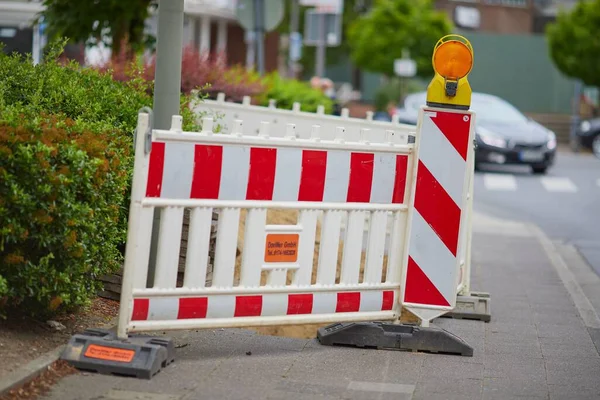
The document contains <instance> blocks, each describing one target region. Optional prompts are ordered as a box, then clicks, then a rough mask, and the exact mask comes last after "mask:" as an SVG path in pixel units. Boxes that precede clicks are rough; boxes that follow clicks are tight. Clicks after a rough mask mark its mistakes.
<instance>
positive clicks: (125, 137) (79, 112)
mask: <svg viewBox="0 0 600 400" xmlns="http://www.w3.org/2000/svg"><path fill="white" fill-rule="evenodd" d="M61 48H62V47H61V46H60V45H58V46H54V47H53V49H52V50H51V51H50V53H49V54H47V55H46V56H45V62H44V63H42V64H39V65H36V66H34V65H33V64H32V63H31V60H30V59H24V58H22V57H20V56H17V55H12V56H9V55H6V54H4V53H3V52H1V51H0V315H2V314H6V313H7V312H8V310H10V309H15V308H18V309H19V310H21V311H26V312H28V313H30V314H36V315H38V316H39V315H45V314H47V313H50V312H57V311H60V310H63V309H68V308H72V307H76V306H80V305H84V304H86V303H87V302H88V300H89V299H90V298H91V297H92V296H94V294H95V293H96V290H97V289H98V288H99V285H100V284H99V282H98V281H97V279H96V278H97V277H98V276H100V275H104V274H106V273H109V272H111V271H115V269H117V268H118V267H119V266H120V264H121V260H122V250H123V248H124V243H125V239H126V229H127V216H128V210H129V192H130V190H129V189H130V186H131V173H132V166H133V132H134V129H135V126H136V124H137V115H138V111H139V110H140V109H141V108H142V107H144V106H149V107H151V106H152V98H151V96H150V95H149V92H151V90H149V89H151V87H149V85H152V82H148V81H146V80H144V79H143V78H142V77H141V74H140V71H139V70H136V69H135V68H132V69H131V70H130V71H129V73H131V74H132V79H130V80H129V81H127V82H125V83H123V82H116V81H114V80H113V79H112V77H111V75H110V74H108V73H101V72H99V71H95V70H93V69H90V68H82V67H81V66H79V65H78V64H76V63H67V64H64V65H63V64H60V63H59V62H57V61H55V60H56V59H57V58H58V57H57V55H58V54H59V53H60V51H61ZM189 101H191V96H182V98H181V111H180V112H181V114H182V116H183V118H184V129H186V130H194V129H195V128H196V126H195V122H194V119H195V116H194V115H193V113H192V112H191V110H189V109H188V108H187V105H188V103H189Z"/></svg>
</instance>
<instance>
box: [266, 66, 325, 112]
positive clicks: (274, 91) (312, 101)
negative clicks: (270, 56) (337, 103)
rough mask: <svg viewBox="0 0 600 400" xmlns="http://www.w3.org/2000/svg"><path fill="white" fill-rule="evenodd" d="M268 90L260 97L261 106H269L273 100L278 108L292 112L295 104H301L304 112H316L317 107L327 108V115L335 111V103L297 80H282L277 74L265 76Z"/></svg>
mask: <svg viewBox="0 0 600 400" xmlns="http://www.w3.org/2000/svg"><path fill="white" fill-rule="evenodd" d="M263 82H264V84H265V86H266V87H267V90H266V92H265V93H263V95H262V96H259V97H258V100H259V103H260V104H261V105H264V106H267V105H269V100H270V99H273V100H275V101H276V102H277V103H276V104H277V108H283V109H287V110H291V109H292V107H293V105H294V103H295V102H298V103H300V106H301V110H302V111H308V112H316V111H317V107H318V106H320V105H322V106H323V107H325V113H326V114H331V112H332V111H333V101H332V100H331V99H330V98H329V97H327V96H326V95H325V94H323V92H321V91H320V90H318V89H313V88H312V87H311V86H310V84H308V83H307V82H303V81H298V80H295V79H285V78H282V77H281V76H280V75H279V74H278V73H277V72H274V73H271V74H269V75H267V76H265V78H264V80H263Z"/></svg>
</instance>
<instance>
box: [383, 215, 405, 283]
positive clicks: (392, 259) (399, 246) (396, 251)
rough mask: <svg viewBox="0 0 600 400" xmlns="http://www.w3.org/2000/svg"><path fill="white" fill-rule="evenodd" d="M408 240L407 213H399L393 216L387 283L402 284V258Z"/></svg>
mask: <svg viewBox="0 0 600 400" xmlns="http://www.w3.org/2000/svg"><path fill="white" fill-rule="evenodd" d="M406 240H407V235H406V213H403V212H400V211H397V212H395V213H394V215H393V216H392V232H391V234H390V246H389V252H388V263H387V271H386V275H385V281H386V282H394V283H396V282H402V280H401V279H402V257H403V255H404V252H405V251H406V250H405V249H406V248H407V246H406Z"/></svg>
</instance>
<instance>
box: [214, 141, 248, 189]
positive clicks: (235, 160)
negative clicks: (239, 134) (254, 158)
mask: <svg viewBox="0 0 600 400" xmlns="http://www.w3.org/2000/svg"><path fill="white" fill-rule="evenodd" d="M249 171H250V147H247V146H223V162H222V164H221V185H220V187H219V200H245V199H246V190H247V188H248V173H249Z"/></svg>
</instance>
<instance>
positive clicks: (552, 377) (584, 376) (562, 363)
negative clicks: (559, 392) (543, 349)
mask: <svg viewBox="0 0 600 400" xmlns="http://www.w3.org/2000/svg"><path fill="white" fill-rule="evenodd" d="M546 377H547V380H548V384H552V385H581V386H583V387H589V388H592V389H600V379H599V377H600V360H599V359H595V358H579V359H576V360H575V359H572V358H571V359H557V360H552V361H546Z"/></svg>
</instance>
